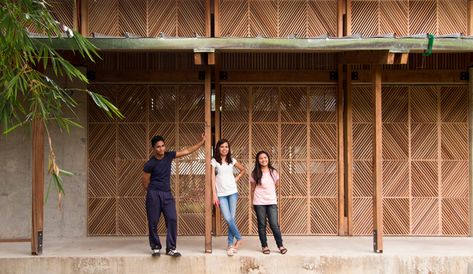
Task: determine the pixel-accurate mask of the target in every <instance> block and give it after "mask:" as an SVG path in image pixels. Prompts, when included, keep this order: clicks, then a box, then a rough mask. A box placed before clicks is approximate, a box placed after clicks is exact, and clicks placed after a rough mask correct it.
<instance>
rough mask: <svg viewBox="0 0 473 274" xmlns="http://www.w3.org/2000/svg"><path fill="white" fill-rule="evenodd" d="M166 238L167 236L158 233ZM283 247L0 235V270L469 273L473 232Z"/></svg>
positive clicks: (293, 241)
mask: <svg viewBox="0 0 473 274" xmlns="http://www.w3.org/2000/svg"><path fill="white" fill-rule="evenodd" d="M163 240H164V239H163ZM284 241H285V246H286V247H287V248H288V250H289V251H288V253H287V254H285V255H281V254H279V252H277V249H276V246H275V244H274V241H273V239H270V242H269V247H270V249H271V251H272V252H271V254H270V255H264V254H262V253H261V252H260V247H259V241H258V238H257V237H253V236H252V237H245V238H244V242H243V245H242V247H241V249H240V250H239V252H238V253H237V254H236V255H235V256H233V257H228V256H227V255H226V253H225V245H226V237H216V238H213V248H214V249H213V253H212V254H205V253H204V238H203V237H179V238H178V249H179V250H180V251H181V252H182V254H183V256H182V257H181V258H177V259H176V258H170V257H168V256H164V255H161V257H159V258H153V257H151V256H150V255H149V250H148V244H147V238H144V237H143V238H82V239H57V240H49V241H46V242H45V243H44V254H43V255H42V256H38V257H33V256H30V255H29V251H30V248H29V243H0V273H252V274H255V273H260V274H263V273H422V274H424V273H425V274H427V273H429V274H430V273H455V274H457V273H468V271H471V270H470V268H471V266H469V264H471V263H473V239H472V238H443V237H436V238H434V237H430V238H413V237H406V238H404V237H403V238H400V237H399V238H397V237H386V238H385V239H384V253H383V254H375V253H373V252H372V238H371V237H298V236H285V237H284Z"/></svg>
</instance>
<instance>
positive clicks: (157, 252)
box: [151, 249, 161, 257]
mask: <svg viewBox="0 0 473 274" xmlns="http://www.w3.org/2000/svg"><path fill="white" fill-rule="evenodd" d="M160 255H161V254H160V253H159V249H152V250H151V256H153V257H156V256H160Z"/></svg>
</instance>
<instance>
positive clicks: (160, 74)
mask: <svg viewBox="0 0 473 274" xmlns="http://www.w3.org/2000/svg"><path fill="white" fill-rule="evenodd" d="M93 73H94V74H95V79H93V80H91V81H92V82H94V81H95V82H200V81H202V80H200V79H199V71H178V72H176V71H137V70H133V71H101V70H97V71H93Z"/></svg>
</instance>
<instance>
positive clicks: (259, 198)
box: [250, 170, 279, 205]
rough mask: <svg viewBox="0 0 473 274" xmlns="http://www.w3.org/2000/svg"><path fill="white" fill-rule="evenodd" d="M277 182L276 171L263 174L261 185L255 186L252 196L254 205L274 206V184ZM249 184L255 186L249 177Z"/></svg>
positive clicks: (275, 201) (275, 199) (277, 175)
mask: <svg viewBox="0 0 473 274" xmlns="http://www.w3.org/2000/svg"><path fill="white" fill-rule="evenodd" d="M278 181H279V174H278V172H277V171H276V170H274V171H273V172H272V176H271V174H270V173H269V171H268V172H263V176H262V177H261V184H257V185H256V188H255V194H254V196H253V204H254V205H275V204H277V203H278V200H277V197H276V183H277V182H278ZM250 182H251V183H253V184H256V181H255V180H254V179H253V177H252V176H250Z"/></svg>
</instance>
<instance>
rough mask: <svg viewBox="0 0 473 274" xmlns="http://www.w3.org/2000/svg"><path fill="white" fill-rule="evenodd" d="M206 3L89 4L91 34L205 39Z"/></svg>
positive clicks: (106, 0)
mask: <svg viewBox="0 0 473 274" xmlns="http://www.w3.org/2000/svg"><path fill="white" fill-rule="evenodd" d="M205 1H206V0H174V1H168V0H137V1H128V0H101V1H89V33H99V34H104V35H110V36H123V35H124V33H125V32H129V33H132V34H135V35H139V36H142V37H157V36H158V35H159V34H160V33H163V34H164V35H167V36H179V37H195V36H196V34H197V35H199V36H205Z"/></svg>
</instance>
